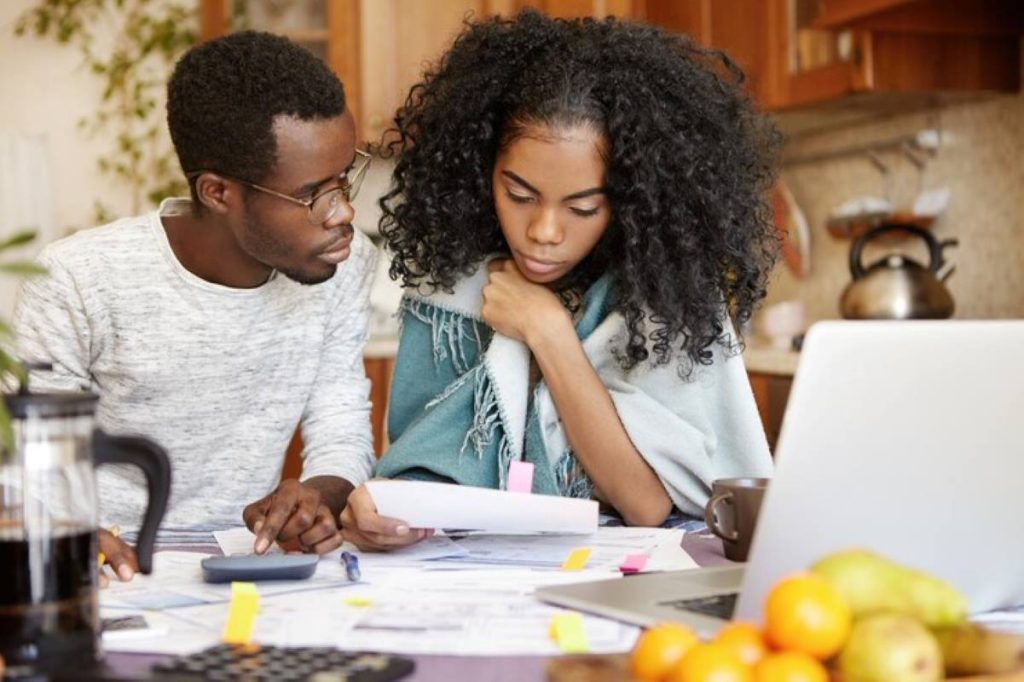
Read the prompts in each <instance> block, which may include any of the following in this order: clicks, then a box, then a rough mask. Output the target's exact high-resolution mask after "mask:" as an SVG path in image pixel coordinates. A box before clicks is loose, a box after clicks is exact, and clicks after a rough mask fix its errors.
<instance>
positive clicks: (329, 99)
mask: <svg viewBox="0 0 1024 682" xmlns="http://www.w3.org/2000/svg"><path fill="white" fill-rule="evenodd" d="M344 111H345V91H344V89H343V88H342V85H341V81H339V80H338V78H337V76H335V75H334V73H332V72H331V70H330V69H329V68H327V66H326V65H325V64H324V63H323V62H322V61H320V60H319V59H317V57H316V56H314V55H313V54H312V53H311V52H309V51H308V50H306V49H305V48H303V47H301V46H299V45H297V44H295V43H293V42H291V41H290V40H288V39H286V38H282V37H280V36H275V35H272V34H270V33H262V32H257V31H242V32H239V33H232V34H230V35H227V36H224V37H223V38H217V39H215V40H211V41H209V42H206V43H203V44H201V45H197V46H196V47H194V48H192V49H191V50H189V51H188V52H187V53H186V54H185V55H184V56H183V57H182V58H181V60H179V61H178V64H177V65H176V66H175V68H174V73H173V74H172V75H171V80H170V82H169V83H168V84H167V125H168V127H169V128H170V131H171V139H172V140H173V141H174V149H175V151H176V152H177V154H178V160H179V161H180V162H181V167H182V170H184V171H185V172H186V173H190V172H194V171H198V170H213V171H217V172H219V173H223V174H225V175H229V176H231V177H235V178H240V179H244V180H248V181H250V182H259V181H260V180H262V179H263V178H265V177H266V176H267V175H269V174H270V173H271V172H272V171H273V169H274V166H275V163H276V151H277V148H276V143H275V139H274V132H273V123H274V118H275V117H277V116H280V115H285V116H294V117H297V118H299V119H302V120H307V121H308V120H313V119H326V118H334V117H335V116H339V115H340V114H342V113H343V112H344ZM192 191H193V199H195V196H194V195H195V188H194V186H193V188H192Z"/></svg>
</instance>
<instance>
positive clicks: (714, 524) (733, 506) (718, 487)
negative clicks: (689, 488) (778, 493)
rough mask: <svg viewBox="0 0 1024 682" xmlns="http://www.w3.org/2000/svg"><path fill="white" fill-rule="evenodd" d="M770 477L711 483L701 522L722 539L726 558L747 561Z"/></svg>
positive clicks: (728, 479) (730, 479)
mask: <svg viewBox="0 0 1024 682" xmlns="http://www.w3.org/2000/svg"><path fill="white" fill-rule="evenodd" d="M770 480H771V479H768V478H720V479H718V480H717V481H714V482H713V483H712V484H711V498H710V499H709V500H708V503H707V504H706V505H705V506H704V521H705V522H706V523H707V524H708V530H710V531H711V532H712V533H714V534H715V535H717V536H718V537H720V538H722V548H723V549H724V550H725V556H726V558H728V559H732V560H733V561H746V560H747V554H748V553H749V552H750V541H751V540H752V539H753V538H754V528H755V527H756V526H757V513H758V511H760V509H761V499H762V498H763V497H764V491H765V490H766V489H767V488H768V482H769V481H770Z"/></svg>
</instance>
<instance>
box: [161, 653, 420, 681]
mask: <svg viewBox="0 0 1024 682" xmlns="http://www.w3.org/2000/svg"><path fill="white" fill-rule="evenodd" d="M413 667H414V664H413V662H412V660H411V659H408V658H403V657H401V656H390V655H387V654H374V653H364V652H352V651H341V650H339V649H329V648H319V647H273V646H256V645H249V646H235V645H229V644H222V645H219V646H214V647H210V648H209V649H204V650H203V651H200V652H198V653H194V654H190V655H188V656H178V657H177V658H174V659H173V660H170V661H168V662H166V663H159V664H157V665H156V666H155V667H154V668H153V672H154V673H156V674H157V679H159V676H160V675H166V676H168V677H171V676H173V677H174V678H175V679H188V678H194V679H197V680H199V679H204V680H240V681H242V682H256V681H257V680H295V681H296V682H307V681H308V682H390V681H391V680H398V679H401V678H403V677H405V676H406V675H409V674H410V673H412V671H413Z"/></svg>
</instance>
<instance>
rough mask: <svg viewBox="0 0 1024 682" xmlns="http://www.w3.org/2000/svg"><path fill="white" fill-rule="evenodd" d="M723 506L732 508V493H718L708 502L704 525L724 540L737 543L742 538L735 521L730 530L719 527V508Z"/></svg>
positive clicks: (705, 509)
mask: <svg viewBox="0 0 1024 682" xmlns="http://www.w3.org/2000/svg"><path fill="white" fill-rule="evenodd" d="M722 504H728V505H729V506H730V507H731V506H732V493H731V492H728V491H726V492H723V493H718V494H717V495H713V496H712V497H711V499H710V500H708V503H707V504H706V505H705V506H704V523H706V524H707V525H708V530H710V531H711V532H712V533H714V534H715V535H717V536H718V537H720V538H722V539H723V540H728V541H729V542H736V541H737V540H739V538H740V532H739V531H738V530H736V527H735V526H736V523H735V520H734V521H733V523H731V524H730V525H731V526H733V527H732V528H731V529H729V530H724V529H722V528H721V527H719V525H718V523H719V522H718V519H719V514H718V508H719V506H720V505H722Z"/></svg>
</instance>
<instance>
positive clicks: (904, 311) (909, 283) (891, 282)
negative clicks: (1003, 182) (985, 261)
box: [839, 223, 958, 320]
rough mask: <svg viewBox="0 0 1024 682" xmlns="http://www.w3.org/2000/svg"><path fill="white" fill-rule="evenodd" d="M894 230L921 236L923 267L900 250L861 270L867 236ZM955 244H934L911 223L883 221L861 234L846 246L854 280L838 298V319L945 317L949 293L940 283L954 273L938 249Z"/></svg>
mask: <svg viewBox="0 0 1024 682" xmlns="http://www.w3.org/2000/svg"><path fill="white" fill-rule="evenodd" d="M893 232H906V233H907V234H910V235H913V236H915V237H918V238H920V239H922V240H924V242H925V244H927V245H928V253H929V262H928V267H925V266H923V265H921V264H920V263H918V262H917V261H915V260H914V259H912V258H908V257H907V256H904V255H902V254H890V255H888V256H885V257H884V258H882V259H881V260H879V261H876V262H875V263H872V264H871V265H870V266H868V267H867V268H866V269H865V268H864V266H863V265H862V264H861V252H862V251H863V250H864V247H865V246H866V245H867V244H868V242H870V241H871V240H873V239H876V238H878V237H880V236H882V235H884V234H890V233H893ZM957 244H958V242H957V240H956V239H947V240H945V241H943V242H939V241H937V240H936V239H935V237H934V236H932V234H931V233H930V232H928V231H926V230H923V229H921V228H920V227H916V226H914V225H902V224H898V223H885V224H882V225H879V226H878V227H876V228H874V229H872V230H870V231H868V232H865V233H864V234H863V235H861V236H860V237H858V238H857V240H856V241H855V242H854V243H853V246H852V247H851V248H850V274H851V275H852V276H853V281H852V282H850V283H849V284H848V285H847V286H846V289H845V290H844V291H843V295H842V298H840V300H839V310H840V312H841V313H842V315H843V317H845V318H847V319H858V320H868V319H870V320H906V319H942V318H946V317H950V316H951V315H952V314H953V297H952V296H951V295H950V293H949V291H948V290H947V289H946V287H945V286H944V284H943V283H944V282H945V281H946V280H947V279H949V276H950V275H952V274H953V270H954V267H955V266H953V265H949V264H947V263H946V261H945V260H944V258H943V255H942V252H943V250H944V249H946V248H949V247H951V246H956V245H957Z"/></svg>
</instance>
